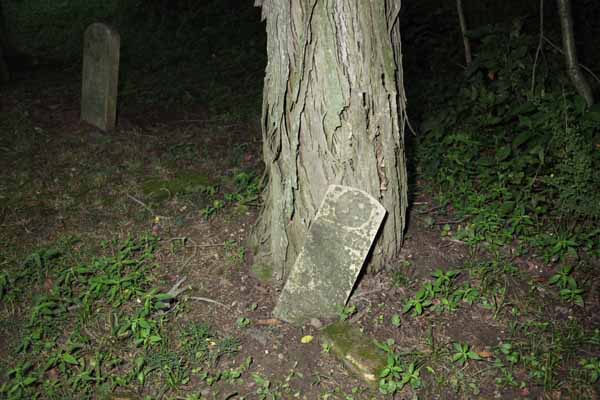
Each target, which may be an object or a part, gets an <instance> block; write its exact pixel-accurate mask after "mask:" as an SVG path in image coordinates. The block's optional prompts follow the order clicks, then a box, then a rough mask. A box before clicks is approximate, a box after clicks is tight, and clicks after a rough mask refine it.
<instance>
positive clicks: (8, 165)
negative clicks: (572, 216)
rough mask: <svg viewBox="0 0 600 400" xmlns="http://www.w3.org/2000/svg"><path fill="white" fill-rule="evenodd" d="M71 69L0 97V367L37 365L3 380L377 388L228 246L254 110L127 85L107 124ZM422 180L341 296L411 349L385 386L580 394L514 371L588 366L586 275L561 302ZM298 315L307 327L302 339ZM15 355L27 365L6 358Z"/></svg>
mask: <svg viewBox="0 0 600 400" xmlns="http://www.w3.org/2000/svg"><path fill="white" fill-rule="evenodd" d="M78 89H79V87H78V85H77V83H76V82H72V81H69V77H68V76H61V75H60V74H56V75H48V74H43V73H40V74H39V75H35V76H33V77H32V79H30V80H29V81H27V82H18V84H16V85H14V86H13V87H12V88H9V90H7V91H5V92H4V94H3V97H2V100H1V107H2V113H3V122H2V129H3V136H2V142H1V147H2V153H3V156H2V159H1V161H0V163H1V165H0V170H1V171H2V176H1V182H2V199H1V200H2V213H1V216H2V220H1V223H2V231H1V232H2V233H1V237H0V240H1V243H2V248H3V251H2V259H1V260H0V261H1V263H2V267H3V271H4V272H3V274H4V275H2V276H3V277H4V279H6V280H7V282H10V284H7V283H5V285H6V286H3V287H2V293H3V299H2V310H1V311H2V312H1V319H0V330H1V335H0V337H1V338H2V339H1V342H0V351H1V352H2V357H1V359H2V361H1V369H2V370H3V371H5V372H6V371H13V372H11V378H12V379H7V376H6V373H4V374H3V376H2V382H3V383H5V384H8V385H14V381H15V379H14V378H15V377H18V374H22V379H24V378H25V377H27V376H31V377H35V383H34V382H29V383H28V384H23V386H22V387H20V388H16V389H14V390H13V392H12V395H11V394H10V392H9V391H8V390H7V389H6V390H5V392H4V394H3V396H6V397H7V398H11V396H14V397H16V394H19V393H21V394H22V396H23V397H27V395H26V394H27V393H30V392H29V390H32V389H33V388H34V387H36V386H37V387H38V389H37V390H35V391H38V393H39V392H40V389H41V388H42V387H43V388H44V389H43V390H42V391H41V392H43V393H45V394H44V395H43V396H42V397H44V396H46V397H48V398H64V397H62V396H65V393H68V390H67V389H68V388H69V387H71V388H75V389H76V390H77V391H78V392H79V395H78V397H79V396H81V397H87V396H92V397H93V396H100V394H101V393H105V395H106V396H107V398H111V395H109V394H108V392H110V388H111V387H112V386H116V387H117V389H116V390H115V393H119V396H121V397H118V396H116V395H114V394H113V395H112V398H142V397H143V396H149V398H190V399H191V398H215V399H222V398H242V397H243V396H246V397H245V398H249V399H250V398H260V399H263V398H264V399H271V398H305V399H316V398H339V399H349V398H355V399H363V398H364V399H368V398H379V397H381V398H385V397H386V396H384V395H383V394H380V393H378V392H377V390H376V389H375V390H374V389H370V388H368V387H366V386H365V385H364V384H363V383H362V382H361V381H359V380H357V379H356V378H355V377H354V376H353V375H352V374H351V373H349V372H348V371H346V370H345V369H344V367H342V366H341V364H339V363H338V362H337V361H336V360H335V358H334V357H333V355H332V354H329V353H328V349H327V347H326V346H322V343H321V342H320V341H319V332H318V329H316V328H315V327H312V326H308V327H305V328H303V329H298V328H294V327H291V326H288V325H286V324H283V323H280V322H279V321H277V320H273V319H272V317H271V315H270V312H271V310H272V309H273V307H274V303H275V301H276V298H277V295H278V287H277V285H270V284H268V283H265V282H261V281H260V280H259V279H257V277H256V276H255V275H254V274H252V273H251V271H250V265H251V254H250V253H249V252H248V250H247V249H246V248H244V240H245V239H246V237H247V234H248V232H249V229H250V227H251V224H252V222H253V221H254V219H255V217H256V214H257V211H258V208H257V201H258V199H257V194H258V179H259V177H260V174H261V173H262V169H261V168H262V166H261V162H260V157H261V155H260V134H259V132H258V131H257V127H256V124H252V123H249V122H247V121H242V120H226V121H224V120H221V119H219V118H214V117H212V116H211V114H210V112H209V111H208V110H207V109H206V107H203V106H202V105H195V106H194V107H191V108H190V109H181V110H179V111H165V110H163V109H160V108H159V107H154V108H143V107H142V108H140V106H139V105H136V104H127V103H125V104H123V105H122V106H121V113H120V117H119V128H118V129H117V130H116V131H115V132H112V133H109V134H105V133H101V132H99V131H97V130H95V129H94V128H92V127H90V126H87V125H85V124H83V123H80V122H79V121H78V95H77V93H78ZM420 185H421V182H419V181H418V180H416V181H415V183H414V185H413V187H412V207H411V212H410V223H409V227H408V231H407V240H406V243H405V245H404V248H403V251H402V254H401V258H400V259H399V260H398V261H397V264H396V265H392V266H390V268H389V270H387V271H384V272H382V273H380V274H378V275H375V276H371V275H367V276H364V277H363V278H362V280H361V281H360V283H359V285H358V287H357V288H356V290H355V293H354V294H353V296H352V298H351V301H350V303H349V306H348V307H347V308H346V309H345V310H340V318H342V319H347V320H348V321H350V322H351V323H352V324H354V325H356V326H358V327H360V328H361V329H362V330H364V332H365V333H367V334H368V335H369V336H370V337H372V338H373V339H375V340H377V341H379V342H381V343H385V342H386V341H388V340H390V339H393V340H394V342H395V345H393V346H392V347H393V348H394V352H395V354H396V355H397V357H398V360H402V362H404V363H406V365H409V364H410V363H414V365H415V366H417V367H418V368H419V371H420V374H419V375H418V376H417V377H416V378H414V379H413V380H411V381H410V382H409V385H406V387H405V389H404V391H402V392H401V394H397V395H396V396H395V398H412V396H413V395H412V394H411V393H418V394H419V396H420V398H444V399H446V398H448V399H450V398H505V399H513V398H539V397H540V396H542V394H543V393H545V395H546V396H548V397H549V398H561V397H560V396H561V393H563V391H568V392H569V393H573V391H574V392H577V393H580V394H581V396H582V397H581V398H595V397H594V396H597V394H596V392H595V391H594V389H593V386H585V385H582V386H580V387H561V386H558V387H555V386H553V385H550V384H549V388H550V390H546V391H545V390H544V389H545V388H544V386H543V385H540V384H537V383H534V382H533V380H532V377H531V374H532V373H535V372H536V371H547V369H548V368H552V371H551V372H552V374H551V376H550V377H548V379H554V380H560V379H563V378H562V376H564V375H569V376H571V377H572V378H571V379H580V381H581V382H585V375H586V372H587V371H586V370H584V369H582V368H581V365H579V364H578V363H579V358H578V357H576V356H575V355H574V354H575V353H576V351H577V349H578V348H580V347H582V348H586V346H592V347H588V348H589V349H592V348H595V350H594V351H595V352H596V354H597V350H598V348H597V344H598V342H599V341H600V332H599V331H598V313H597V310H598V290H597V289H596V288H595V287H594V288H592V289H590V290H589V291H588V293H587V297H586V299H585V303H586V305H587V306H586V309H585V311H583V310H581V309H580V307H577V306H569V305H568V304H567V305H565V304H564V303H561V302H560V301H559V299H558V298H557V296H556V295H555V293H553V291H554V289H551V288H549V287H548V285H547V281H548V279H549V277H550V276H551V275H552V274H553V273H554V271H553V270H549V269H548V268H546V267H545V266H544V265H543V263H541V261H539V260H536V259H535V258H534V257H530V258H526V257H511V256H510V254H507V257H505V258H499V257H493V256H491V255H489V254H487V253H486V252H485V251H483V250H477V249H475V248H473V247H471V246H467V245H466V244H464V243H462V242H460V241H458V240H455V239H452V235H451V232H448V231H447V229H448V228H446V231H445V230H443V229H442V230H441V229H440V227H442V226H446V227H450V229H452V226H454V224H457V223H458V222H457V221H453V220H452V219H453V217H452V215H451V214H447V213H446V212H443V213H442V212H441V211H440V209H439V208H438V207H436V205H435V204H433V203H432V201H431V199H430V198H429V197H428V196H427V195H426V194H424V193H422V192H420V190H419V187H420ZM165 188H170V189H171V191H172V192H171V191H169V190H167V189H165ZM503 251H505V252H508V253H510V251H511V250H510V249H504V250H503ZM143 254H145V256H143ZM144 257H147V258H144ZM101 260H104V261H101ZM500 260H504V261H500ZM119 262H121V263H122V264H120V265H121V266H120V267H116V268H115V267H114V265H115V263H116V264H118V263H119ZM98 263H100V264H102V263H104V264H102V265H104V267H103V268H104V269H102V270H94V265H97V264H98ZM128 263H130V264H128ZM127 265H129V266H127ZM109 270H110V271H111V272H108V271H109ZM141 272H143V276H140V275H139V274H140V273H141ZM94 277H95V278H98V279H97V280H94ZM183 277H185V278H186V281H185V282H184V283H183V286H182V287H186V286H189V288H188V289H187V290H186V291H183V292H182V293H181V294H179V295H178V296H177V298H176V299H172V300H168V301H167V304H168V307H167V312H163V310H161V308H160V307H159V306H157V303H156V302H159V300H156V298H154V300H156V302H155V303H152V301H154V300H150V302H149V303H144V299H146V300H148V299H151V298H152V296H149V295H148V294H149V293H153V294H156V293H166V292H169V290H170V289H171V288H173V287H174V285H175V284H176V283H177V282H178V281H179V280H180V279H181V278H183ZM428 283H429V285H428ZM94 285H95V286H94ZM91 287H94V289H92V288H91ZM94 294H97V296H95V295H94ZM411 299H412V300H413V302H414V303H413V307H412V308H411V309H410V310H408V312H406V313H404V312H403V310H406V304H408V303H409V302H410V301H411ZM50 303H51V304H50ZM142 303H144V304H142ZM417 303H421V305H422V306H423V309H422V311H421V312H418V310H419V308H418V307H419V306H417ZM43 304H46V305H48V304H50V305H48V309H47V312H45V311H44V310H43V309H41V308H40V307H41V305H43ZM148 304H150V305H148ZM32 306H33V308H34V310H38V312H37V313H36V312H32ZM142 306H145V307H146V308H147V309H148V312H147V313H145V314H144V313H141V314H140V312H139V309H140V308H142V309H144V307H142ZM153 307H155V308H153ZM421 313H422V315H418V314H421ZM141 319H145V320H147V321H148V322H147V323H146V324H144V323H142V325H141V327H140V326H139V325H138V326H137V327H136V326H135V321H136V320H137V323H138V324H140V320H141ZM124 320H125V321H127V323H123V321H124ZM128 324H129V325H128ZM144 327H148V331H147V332H146V333H144ZM306 335H313V336H314V337H315V338H316V339H315V340H314V341H312V342H311V343H307V344H305V343H301V338H302V337H304V336H306ZM151 337H157V339H149V338H151ZM154 340H156V342H153V341H154ZM461 346H462V347H461ZM463 350H464V351H463ZM57 352H58V355H57ZM461 352H463V357H464V358H460V353H461ZM571 354H573V356H571ZM590 354H593V353H590ZM69 356H72V358H71V357H69ZM52 357H54V359H51V360H49V358H52ZM525 358H526V360H525ZM26 360H27V361H30V362H31V363H32V365H33V366H34V367H35V368H32V369H23V371H22V372H14V371H15V369H14V368H18V366H23V365H24V364H23V363H24V362H25V361H26ZM93 360H95V363H96V364H93ZM100 363H102V368H99V367H98V368H94V367H91V366H90V365H98V364H100ZM44 364H45V365H44ZM532 371H533V372H532ZM34 372H35V373H34ZM538 373H541V372H538ZM28 374H29V375H28ZM96 374H98V375H96ZM67 381H68V383H67ZM574 382H578V381H577V380H575V381H574ZM411 384H412V385H413V386H414V387H411ZM8 387H11V386H8ZM53 390H54V392H53ZM193 395H198V396H200V395H201V396H202V397H192V396H193ZM128 396H129V397H128ZM186 396H187V397H186Z"/></svg>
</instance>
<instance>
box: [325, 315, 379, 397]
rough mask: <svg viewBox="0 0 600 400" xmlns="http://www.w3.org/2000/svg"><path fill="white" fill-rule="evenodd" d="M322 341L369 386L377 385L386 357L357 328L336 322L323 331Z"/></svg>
mask: <svg viewBox="0 0 600 400" xmlns="http://www.w3.org/2000/svg"><path fill="white" fill-rule="evenodd" d="M322 339H323V341H324V343H326V344H329V345H331V349H332V350H333V352H334V354H335V355H336V356H337V357H338V358H339V359H340V360H341V361H342V362H343V363H344V364H345V365H346V366H347V367H348V368H349V369H350V370H351V371H353V372H354V373H355V374H357V375H358V376H359V377H360V378H361V379H363V380H364V381H365V382H366V383H368V384H369V385H373V386H375V385H377V384H378V382H379V375H380V373H381V371H382V370H383V368H385V366H386V362H387V360H386V356H385V354H384V353H383V351H381V350H380V349H379V348H378V347H377V346H376V345H375V343H374V342H373V340H371V339H369V338H368V337H366V336H365V335H364V334H363V333H362V332H361V331H360V330H359V329H358V328H356V327H354V326H352V325H351V324H349V323H347V322H343V321H340V322H336V323H334V324H331V325H329V326H327V327H326V328H325V329H323V338H322Z"/></svg>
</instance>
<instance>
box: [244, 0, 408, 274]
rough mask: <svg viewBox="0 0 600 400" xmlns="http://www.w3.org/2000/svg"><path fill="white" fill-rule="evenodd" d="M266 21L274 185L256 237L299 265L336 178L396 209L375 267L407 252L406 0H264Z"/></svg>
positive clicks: (265, 122) (275, 255)
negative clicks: (403, 33)
mask: <svg viewBox="0 0 600 400" xmlns="http://www.w3.org/2000/svg"><path fill="white" fill-rule="evenodd" d="M255 5H257V6H261V7H262V17H263V19H266V29H267V53H268V64H267V68H266V74H265V82H264V92H263V111H262V130H263V156H264V162H265V165H266V172H267V176H268V184H267V186H266V190H265V192H264V194H263V199H264V207H263V210H262V212H261V215H260V217H259V220H258V222H257V224H256V226H255V227H254V230H253V234H252V238H251V239H252V241H251V243H252V244H253V245H254V246H253V247H254V253H255V256H256V257H257V262H258V263H262V262H266V263H267V264H269V265H271V266H272V267H273V269H274V272H275V275H276V278H278V279H280V280H281V279H283V278H285V277H286V276H287V274H288V272H289V267H290V266H291V265H292V264H293V263H294V261H295V259H296V256H297V254H298V252H299V250H300V249H301V247H302V244H303V241H304V238H305V233H306V232H307V230H308V227H309V226H310V223H311V221H312V219H313V217H314V216H315V213H316V211H317V208H318V207H319V205H320V203H321V200H322V198H323V196H324V194H325V191H326V189H327V187H328V185H330V184H333V183H336V184H342V185H348V186H352V187H357V188H360V189H362V190H365V191H367V192H368V193H370V194H371V195H372V196H374V197H375V198H377V199H379V201H380V202H381V203H382V205H383V206H384V207H385V208H386V210H387V211H388V215H387V217H386V220H385V223H384V226H383V228H382V230H381V232H380V236H379V238H378V241H377V243H376V246H375V248H374V250H373V253H372V256H371V259H370V263H369V266H370V268H371V270H379V269H381V268H382V267H384V266H385V265H387V264H388V263H389V262H390V261H391V260H392V259H393V258H394V257H395V256H396V255H397V254H398V252H399V250H400V247H401V244H402V240H403V230H404V222H405V212H406V205H407V194H406V187H407V178H406V162H405V155H404V139H403V138H404V136H403V135H404V123H405V102H406V101H405V96H404V89H403V88H404V86H403V81H402V68H401V65H402V63H401V61H402V60H401V58H402V54H401V47H400V26H399V22H398V14H399V11H400V0H385V1H382V0H365V1H347V0H285V1H281V0H256V1H255Z"/></svg>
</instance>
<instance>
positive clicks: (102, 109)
mask: <svg viewBox="0 0 600 400" xmlns="http://www.w3.org/2000/svg"><path fill="white" fill-rule="evenodd" d="M120 42H121V40H120V37H119V34H118V33H117V32H116V31H114V30H113V29H111V28H110V27H108V26H106V25H104V24H100V23H94V24H92V25H90V26H89V27H88V28H87V29H86V30H85V34H84V38H83V75H82V85H81V86H82V87H81V120H82V121H85V122H88V123H90V124H92V125H94V126H96V127H98V128H100V129H102V130H103V131H108V130H111V129H113V128H114V127H115V121H116V117H117V85H118V82H119V48H120Z"/></svg>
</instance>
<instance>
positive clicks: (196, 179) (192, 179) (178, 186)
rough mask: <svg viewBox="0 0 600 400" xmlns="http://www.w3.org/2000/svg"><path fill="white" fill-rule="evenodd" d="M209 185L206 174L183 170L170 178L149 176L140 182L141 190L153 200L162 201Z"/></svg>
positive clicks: (203, 188)
mask: <svg viewBox="0 0 600 400" xmlns="http://www.w3.org/2000/svg"><path fill="white" fill-rule="evenodd" d="M209 186H210V181H209V179H208V177H207V176H206V175H202V174H196V173H192V172H185V173H182V174H179V175H177V176H175V177H174V178H172V179H160V178H150V179H148V180H146V181H145V182H144V183H143V184H142V192H143V193H144V195H145V196H148V197H150V198H152V199H153V200H156V201H162V200H166V199H168V198H171V197H173V196H175V195H177V194H180V193H193V192H198V191H203V190H206V189H207V188H208V187H209Z"/></svg>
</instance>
